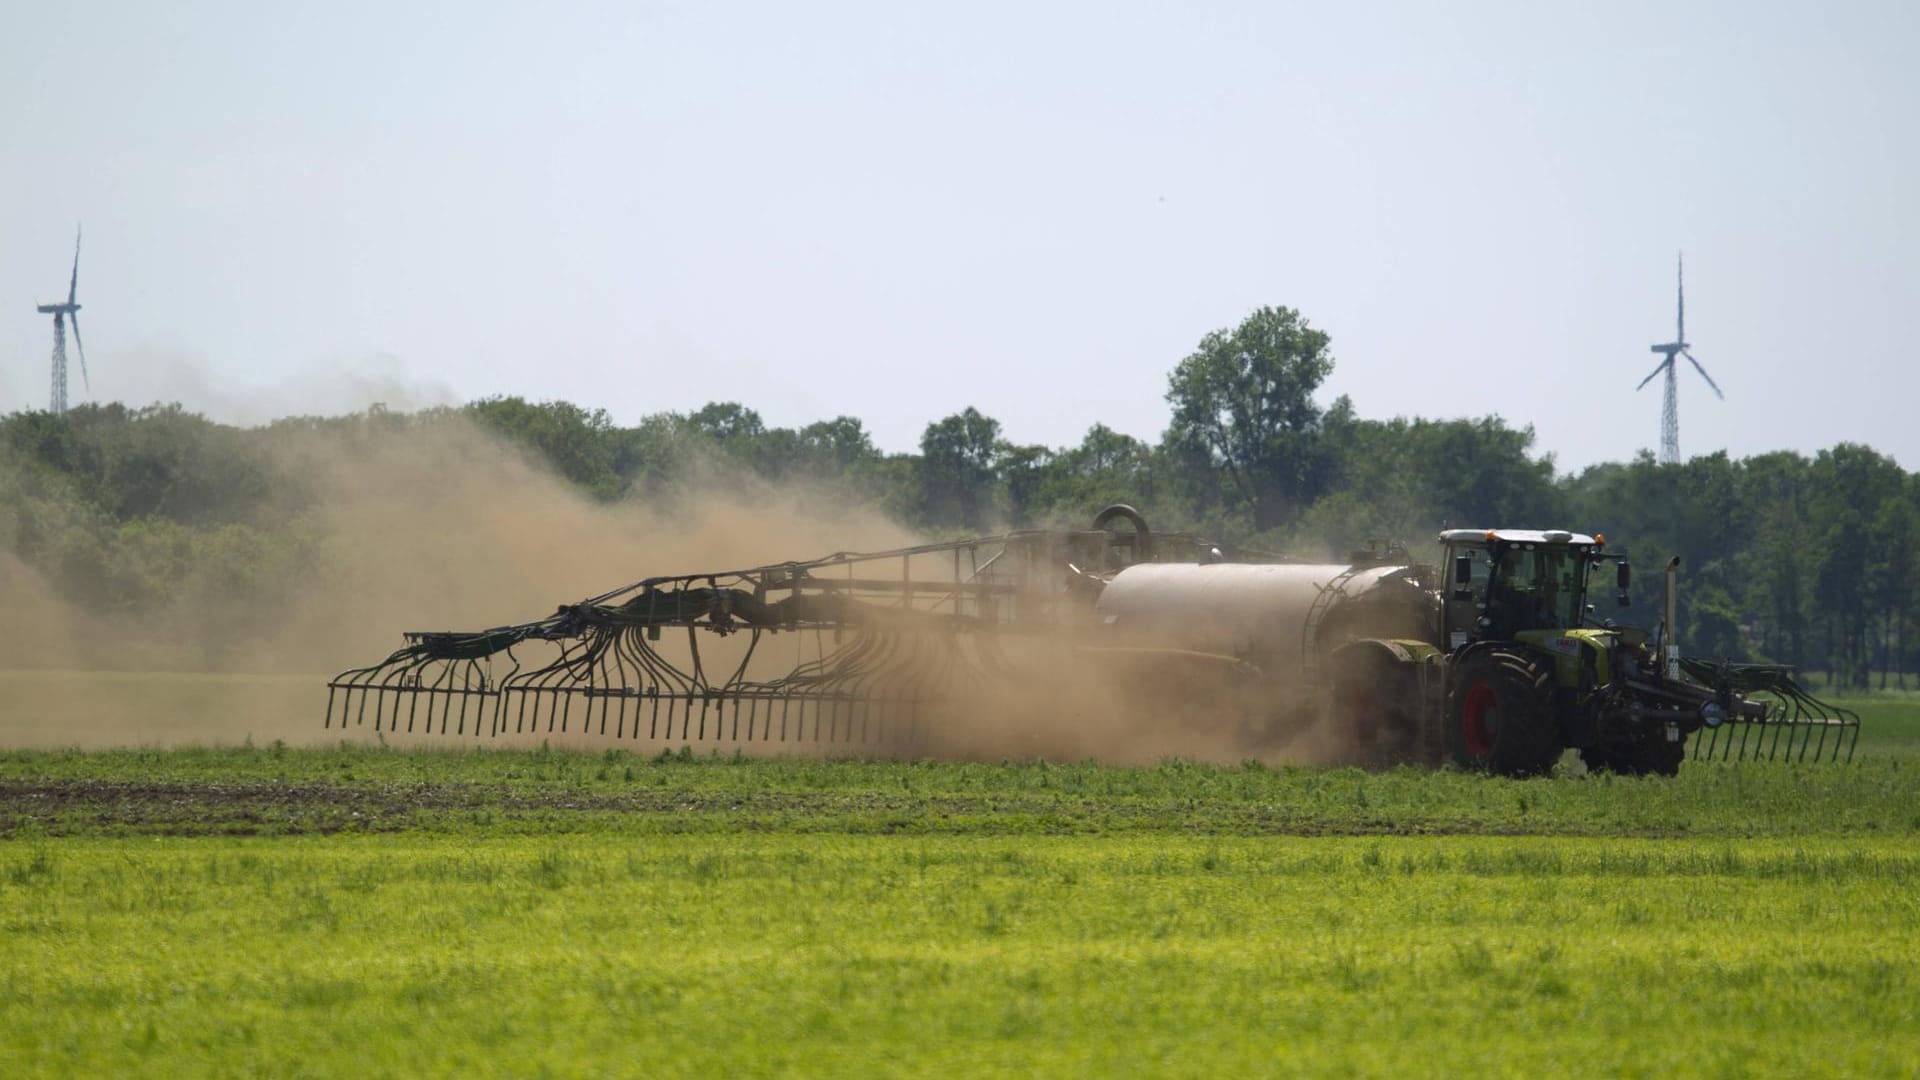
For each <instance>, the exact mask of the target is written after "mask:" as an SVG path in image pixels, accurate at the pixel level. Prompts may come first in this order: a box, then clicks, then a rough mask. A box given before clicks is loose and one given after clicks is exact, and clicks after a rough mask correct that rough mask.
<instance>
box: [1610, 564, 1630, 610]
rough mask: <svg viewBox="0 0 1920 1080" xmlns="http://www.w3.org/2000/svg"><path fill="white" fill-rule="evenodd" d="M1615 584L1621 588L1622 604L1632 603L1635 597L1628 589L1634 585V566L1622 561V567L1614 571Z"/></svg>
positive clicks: (1624, 605) (1623, 605)
mask: <svg viewBox="0 0 1920 1080" xmlns="http://www.w3.org/2000/svg"><path fill="white" fill-rule="evenodd" d="M1614 584H1615V585H1617V586H1619V588H1620V606H1621V607H1626V606H1628V605H1630V604H1632V603H1633V597H1632V596H1630V595H1628V593H1627V590H1628V589H1629V588H1631V587H1632V585H1633V567H1631V566H1629V565H1627V564H1626V563H1621V564H1620V569H1619V570H1617V571H1615V572H1614Z"/></svg>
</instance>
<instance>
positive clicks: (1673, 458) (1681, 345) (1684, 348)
mask: <svg viewBox="0 0 1920 1080" xmlns="http://www.w3.org/2000/svg"><path fill="white" fill-rule="evenodd" d="M1676 265H1677V270H1676V276H1677V278H1678V280H1679V283H1680V295H1679V313H1680V314H1679V321H1678V323H1677V324H1676V325H1675V327H1674V332H1673V340H1672V341H1669V342H1667V343H1666V344H1664V345H1655V346H1653V351H1654V352H1657V353H1660V354H1661V356H1662V357H1663V359H1662V360H1661V361H1660V363H1658V364H1656V365H1655V366H1654V369H1653V371H1652V372H1651V373H1650V374H1648V375H1647V377H1646V378H1644V379H1641V380H1640V385H1639V386H1636V387H1634V389H1635V390H1640V389H1643V388H1645V386H1646V385H1647V384H1648V383H1650V382H1652V381H1653V377H1654V376H1655V375H1658V374H1660V373H1661V372H1665V373H1666V376H1667V398H1666V401H1665V402H1664V403H1663V404H1662V405H1661V406H1660V464H1662V465H1678V464H1680V401H1679V398H1680V379H1679V376H1678V375H1677V374H1676V371H1677V368H1676V366H1675V364H1674V357H1676V356H1684V357H1686V358H1687V363H1689V364H1692V365H1693V370H1695V371H1697V372H1699V373H1700V377H1701V378H1703V379H1705V380H1707V385H1708V386H1711V387H1713V396H1715V397H1717V398H1719V399H1720V400H1722V401H1725V400H1726V399H1727V395H1725V394H1723V393H1721V392H1720V384H1719V383H1716V382H1714V381H1713V376H1711V375H1709V374H1707V369H1706V368H1703V367H1701V366H1700V361H1698V360H1695V359H1694V358H1693V350H1692V347H1691V346H1690V345H1689V344H1688V342H1687V267H1686V261H1685V259H1684V258H1680V259H1678V260H1677V261H1676Z"/></svg>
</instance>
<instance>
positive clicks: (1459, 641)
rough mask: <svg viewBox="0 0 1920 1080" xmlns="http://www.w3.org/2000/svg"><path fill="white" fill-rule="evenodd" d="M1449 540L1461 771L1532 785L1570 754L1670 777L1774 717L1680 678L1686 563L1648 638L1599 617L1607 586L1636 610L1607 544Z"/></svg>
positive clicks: (1486, 537) (1477, 534) (1447, 681)
mask: <svg viewBox="0 0 1920 1080" xmlns="http://www.w3.org/2000/svg"><path fill="white" fill-rule="evenodd" d="M1440 543H1441V546H1442V548H1443V550H1444V553H1445V561H1444V562H1443V563H1442V565H1443V566H1445V567H1448V568H1449V573H1448V576H1447V580H1446V583H1445V584H1444V586H1443V587H1442V590H1441V592H1442V595H1441V599H1440V619H1439V623H1440V626H1439V630H1440V641H1439V643H1438V647H1439V649H1440V654H1441V656H1442V657H1443V658H1444V660H1443V661H1442V663H1443V670H1444V675H1443V678H1442V679H1441V680H1440V683H1441V685H1440V687H1439V688H1438V689H1439V691H1440V693H1439V698H1440V701H1439V702H1438V703H1437V704H1438V705H1439V706H1440V707H1439V709H1438V710H1437V711H1438V712H1439V715H1440V719H1441V722H1442V727H1443V731H1444V733H1445V739H1444V746H1445V755H1446V757H1447V758H1449V759H1450V760H1452V761H1453V762H1454V763H1456V764H1458V765H1461V766H1464V767H1467V768H1472V769H1479V770H1484V771H1488V772H1495V773H1501V774H1504V775H1508V776H1533V775H1539V774H1541V773H1545V772H1547V771H1549V770H1550V769H1552V767H1553V765H1554V763H1555V762H1557V761H1559V760H1560V757H1561V755H1562V754H1563V753H1564V752H1565V751H1566V750H1567V749H1568V748H1574V749H1577V750H1579V751H1580V756H1581V758H1582V759H1583V760H1584V761H1585V762H1586V764H1587V767H1588V768H1590V769H1593V770H1596V771H1598V770H1607V771H1611V772H1615V773H1625V774H1636V775H1638V774H1657V775H1661V776H1672V775H1674V774H1675V773H1677V772H1679V770H1680V763H1681V762H1682V761H1683V760H1685V758H1686V756H1687V740H1688V738H1689V737H1690V736H1692V735H1694V734H1695V733H1696V732H1699V731H1701V730H1702V729H1703V728H1704V729H1716V728H1718V727H1720V725H1722V724H1723V723H1726V722H1727V721H1730V720H1731V721H1735V722H1741V723H1760V722H1763V721H1764V720H1765V719H1766V715H1767V707H1766V705H1765V704H1763V703H1761V702H1758V701H1749V700H1747V699H1746V698H1744V697H1742V696H1741V695H1740V694H1738V693H1736V692H1735V690H1734V689H1733V687H1732V686H1731V685H1721V686H1718V687H1714V686H1710V685H1703V684H1701V683H1699V682H1696V681H1693V680H1692V679H1689V678H1686V677H1684V676H1683V673H1682V671H1681V670H1680V666H1679V652H1678V650H1677V648H1676V646H1675V643H1674V640H1673V637H1674V634H1673V629H1672V628H1673V626H1674V611H1673V606H1674V605H1673V595H1674V593H1673V585H1674V576H1675V574H1676V572H1677V570H1678V567H1679V560H1678V559H1675V560H1673V561H1672V562H1670V563H1669V564H1668V567H1667V611H1666V618H1665V620H1664V622H1663V623H1662V624H1661V628H1660V630H1659V631H1658V632H1657V633H1656V634H1654V635H1649V634H1648V633H1647V631H1645V630H1644V629H1640V628H1637V627H1629V626H1617V625H1615V624H1614V622H1613V620H1611V619H1605V620H1603V619H1600V618H1599V617H1597V615H1596V614H1595V609H1596V605H1595V603H1594V602H1593V600H1594V598H1596V597H1598V596H1600V595H1601V594H1603V593H1606V592H1608V591H1609V589H1610V590H1611V591H1612V592H1613V594H1614V595H1613V596H1612V597H1611V598H1610V600H1611V603H1612V604H1613V605H1617V606H1620V607H1624V606H1626V605H1627V604H1628V603H1629V586H1630V584H1631V574H1632V570H1631V568H1630V566H1629V565H1628V563H1627V561H1626V559H1625V558H1623V557H1619V556H1616V555H1613V554H1610V553H1608V552H1607V550H1606V541H1605V538H1604V537H1596V536H1584V535H1581V534H1578V533H1571V532H1565V531H1561V530H1546V531H1537V530H1527V529H1490V530H1477V529H1451V530H1448V531H1446V532H1443V533H1442V534H1441V535H1440ZM1723 682H1724V680H1723ZM1428 711H1429V715H1431V713H1432V712H1433V711H1436V710H1433V709H1432V708H1431V706H1430V707H1429V710H1428Z"/></svg>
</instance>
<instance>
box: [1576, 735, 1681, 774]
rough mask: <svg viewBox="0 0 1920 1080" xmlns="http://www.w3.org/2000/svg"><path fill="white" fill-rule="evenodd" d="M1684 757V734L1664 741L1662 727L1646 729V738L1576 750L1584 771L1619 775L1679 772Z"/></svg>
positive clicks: (1665, 736) (1665, 738)
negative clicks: (1674, 740)
mask: <svg viewBox="0 0 1920 1080" xmlns="http://www.w3.org/2000/svg"><path fill="white" fill-rule="evenodd" d="M1686 759H1687V737H1686V736H1685V735H1682V736H1680V741H1679V742H1668V741H1667V732H1666V728H1665V727H1661V728H1658V729H1656V730H1654V731H1652V732H1649V733H1648V734H1647V736H1646V738H1643V739H1641V740H1639V741H1637V742H1633V743H1629V744H1626V745H1623V746H1622V745H1616V746H1590V747H1587V748H1586V749H1584V750H1581V751H1580V760H1581V761H1584V762H1586V763H1587V771H1588V772H1610V773H1616V774H1618V775H1620V776H1679V775H1680V763H1681V762H1682V761H1685V760H1686Z"/></svg>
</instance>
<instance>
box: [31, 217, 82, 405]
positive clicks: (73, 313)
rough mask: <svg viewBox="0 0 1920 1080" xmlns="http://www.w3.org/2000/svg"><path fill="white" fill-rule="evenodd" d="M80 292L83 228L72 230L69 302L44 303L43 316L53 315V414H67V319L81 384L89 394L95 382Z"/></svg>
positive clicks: (68, 285) (42, 305) (78, 227)
mask: <svg viewBox="0 0 1920 1080" xmlns="http://www.w3.org/2000/svg"><path fill="white" fill-rule="evenodd" d="M79 291H80V226H78V225H75V226H74V227H73V276H72V277H71V278H69V279H68V281H67V302H66V303H64V304H41V305H40V306H39V308H38V310H39V312H40V314H42V315H51V316H53V396H52V400H51V401H50V402H49V403H48V405H47V409H48V411H50V412H52V413H53V414H54V415H56V416H57V415H59V414H60V413H63V412H66V411H67V320H68V319H72V320H73V344H74V348H76V349H77V350H79V353H80V381H81V383H82V385H84V386H86V388H87V393H89V394H91V393H93V382H92V380H90V379H88V378H87V346H86V344H85V343H84V342H82V341H81V340H80V303H79V301H77V300H76V299H74V297H75V295H76V294H77V293H78V292H79Z"/></svg>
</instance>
